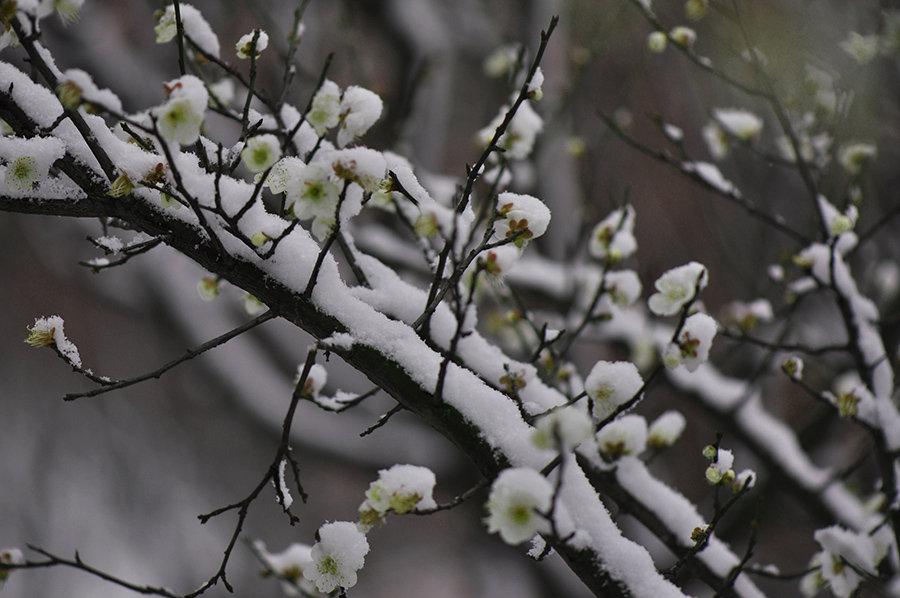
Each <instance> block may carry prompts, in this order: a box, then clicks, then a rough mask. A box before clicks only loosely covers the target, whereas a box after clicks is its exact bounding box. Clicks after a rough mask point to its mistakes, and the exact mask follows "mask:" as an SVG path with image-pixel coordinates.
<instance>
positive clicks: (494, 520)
mask: <svg viewBox="0 0 900 598" xmlns="http://www.w3.org/2000/svg"><path fill="white" fill-rule="evenodd" d="M552 498H553V487H552V486H551V485H550V482H549V481H547V478H545V477H544V476H542V475H541V474H539V473H538V472H536V471H535V470H533V469H528V468H524V467H518V468H509V469H504V470H503V471H502V472H500V475H499V476H497V479H496V480H494V483H493V484H492V485H491V493H490V496H489V497H488V502H487V509H488V516H487V518H486V519H485V523H486V524H487V527H488V531H489V532H490V533H492V534H494V533H499V534H500V537H501V538H502V539H503V541H504V542H506V543H507V544H513V545H515V544H521V543H522V542H525V541H527V540H530V539H531V538H532V537H533V536H534V535H535V534H537V533H546V532H548V531H549V529H550V525H549V522H548V521H547V520H546V519H545V518H544V517H543V516H542V515H541V514H540V513H546V512H547V511H549V510H550V502H551V501H552Z"/></svg>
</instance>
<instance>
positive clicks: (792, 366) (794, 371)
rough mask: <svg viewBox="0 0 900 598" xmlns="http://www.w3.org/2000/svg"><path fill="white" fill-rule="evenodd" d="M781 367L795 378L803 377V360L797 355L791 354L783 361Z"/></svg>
mask: <svg viewBox="0 0 900 598" xmlns="http://www.w3.org/2000/svg"><path fill="white" fill-rule="evenodd" d="M781 369H782V370H784V373H785V374H787V375H788V376H790V377H791V378H792V379H794V380H802V379H803V360H802V359H800V358H799V357H797V356H791V357H788V358H787V359H785V360H784V361H783V362H781Z"/></svg>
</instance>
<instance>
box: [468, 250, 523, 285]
mask: <svg viewBox="0 0 900 598" xmlns="http://www.w3.org/2000/svg"><path fill="white" fill-rule="evenodd" d="M521 255H522V252H521V251H520V250H519V249H518V248H517V247H515V246H513V245H501V246H500V247H494V248H492V249H488V250H487V251H484V252H482V253H481V255H479V256H478V259H477V260H476V261H475V262H473V263H472V265H470V266H469V270H468V271H467V272H466V276H465V278H466V280H469V275H472V276H474V273H475V269H476V267H477V268H480V269H481V271H482V272H483V273H485V274H486V275H488V276H489V277H491V279H493V280H499V279H501V278H503V276H504V275H506V274H507V273H509V270H510V269H511V268H512V266H513V264H515V263H516V262H517V261H518V259H519V258H520V257H521Z"/></svg>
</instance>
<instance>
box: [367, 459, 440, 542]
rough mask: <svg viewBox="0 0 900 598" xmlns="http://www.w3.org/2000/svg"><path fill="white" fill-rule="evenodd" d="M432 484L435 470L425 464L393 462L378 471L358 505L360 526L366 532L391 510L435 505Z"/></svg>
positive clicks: (405, 511)
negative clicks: (388, 467)
mask: <svg viewBox="0 0 900 598" xmlns="http://www.w3.org/2000/svg"><path fill="white" fill-rule="evenodd" d="M434 485H435V477H434V473H433V472H432V471H431V470H430V469H428V468H427V467H420V466H417V465H394V466H392V467H391V468H390V469H382V470H380V471H379V472H378V479H377V480H375V481H374V482H372V483H371V484H369V489H368V490H366V499H365V500H364V501H363V503H362V504H361V505H360V506H359V514H360V521H359V526H360V527H361V529H362V530H363V531H366V530H367V529H369V528H371V527H372V526H373V525H374V524H375V523H378V522H379V521H381V520H382V519H384V516H385V515H386V514H387V513H388V512H391V511H392V512H394V513H397V514H398V515H403V514H405V513H409V512H410V511H413V510H427V509H433V508H435V507H437V503H435V502H434V498H433V497H432V494H433V492H434Z"/></svg>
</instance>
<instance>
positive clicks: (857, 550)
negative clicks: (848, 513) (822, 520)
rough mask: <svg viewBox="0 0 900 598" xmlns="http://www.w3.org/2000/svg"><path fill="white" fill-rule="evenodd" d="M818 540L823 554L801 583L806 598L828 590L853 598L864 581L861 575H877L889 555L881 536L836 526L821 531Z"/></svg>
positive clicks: (817, 555)
mask: <svg viewBox="0 0 900 598" xmlns="http://www.w3.org/2000/svg"><path fill="white" fill-rule="evenodd" d="M815 538H816V541H817V542H818V543H819V545H820V546H822V550H821V551H819V552H817V553H816V554H815V555H814V556H813V558H812V560H811V561H810V567H811V568H815V570H814V571H811V572H810V573H808V574H807V575H806V576H804V578H803V579H802V580H801V582H800V589H801V591H802V592H803V595H804V596H809V597H811V596H814V595H815V594H816V593H818V592H819V591H820V590H821V589H823V588H826V587H827V588H828V589H829V590H830V591H831V593H832V594H834V595H835V596H837V597H838V598H849V597H850V596H852V595H854V593H855V592H856V589H857V588H858V587H859V585H860V583H862V581H863V578H862V575H860V573H859V572H865V573H867V574H869V575H873V576H875V575H877V567H878V563H880V562H881V560H882V559H883V558H884V556H885V554H886V552H887V545H886V543H882V542H880V541H879V539H880V538H879V535H878V534H876V535H875V536H870V535H868V534H864V533H855V532H852V531H850V530H847V529H844V528H842V527H839V526H836V525H835V526H831V527H828V528H824V529H820V530H818V531H817V532H816V533H815ZM858 571H859V572H858Z"/></svg>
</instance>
